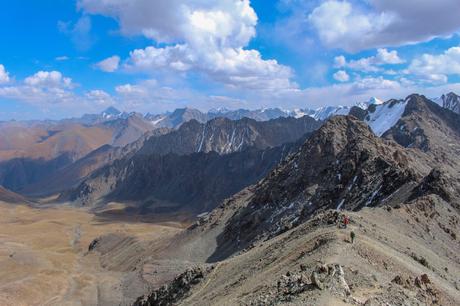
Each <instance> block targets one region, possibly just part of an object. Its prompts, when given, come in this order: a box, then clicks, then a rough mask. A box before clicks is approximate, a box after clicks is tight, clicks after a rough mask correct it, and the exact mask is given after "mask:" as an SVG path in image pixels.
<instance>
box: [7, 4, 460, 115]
mask: <svg viewBox="0 0 460 306" xmlns="http://www.w3.org/2000/svg"><path fill="white" fill-rule="evenodd" d="M459 12H460V1H458V0H405V1H400V0H322V1H321V0H270V1H269V0H76V1H75V0H74V1H72V0H41V1H35V0H15V1H11V0H10V1H7V0H1V1H0V41H1V42H0V120H11V119H15V120H29V119H44V118H48V119H59V118H64V117H76V116H80V115H82V114H84V113H96V112H100V111H102V110H103V109H105V108H107V107H109V106H115V107H117V108H118V109H120V110H124V111H139V112H143V113H147V112H150V113H162V112H165V111H171V110H174V109H175V108H180V107H194V108H198V109H201V110H208V109H211V108H219V107H226V108H229V109H236V108H248V109H255V108H261V107H280V108H283V109H293V108H317V107H321V106H325V105H354V104H356V103H357V102H363V101H367V100H369V98H370V97H373V96H375V97H378V98H380V99H383V100H386V99H390V98H397V99H399V98H404V97H406V96H407V95H409V94H411V93H420V94H424V95H426V96H428V97H437V96H440V95H441V94H443V93H447V92H450V91H454V92H457V93H460V18H459V17H460V15H459V14H460V13H459Z"/></svg>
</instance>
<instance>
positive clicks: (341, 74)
mask: <svg viewBox="0 0 460 306" xmlns="http://www.w3.org/2000/svg"><path fill="white" fill-rule="evenodd" d="M333 77H334V79H335V80H337V81H339V82H348V81H349V80H350V76H349V75H348V73H347V72H346V71H344V70H339V71H337V72H336V73H334V75H333Z"/></svg>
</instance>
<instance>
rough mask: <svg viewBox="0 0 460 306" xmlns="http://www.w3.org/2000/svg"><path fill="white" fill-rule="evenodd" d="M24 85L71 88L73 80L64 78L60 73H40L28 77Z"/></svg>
mask: <svg viewBox="0 0 460 306" xmlns="http://www.w3.org/2000/svg"><path fill="white" fill-rule="evenodd" d="M24 83H25V84H27V85H29V86H34V87H43V88H46V87H47V88H59V87H71V85H72V79H71V78H67V77H64V76H63V75H62V73H60V72H59V71H39V72H37V73H35V74H34V75H32V76H29V77H27V78H26V79H25V80H24Z"/></svg>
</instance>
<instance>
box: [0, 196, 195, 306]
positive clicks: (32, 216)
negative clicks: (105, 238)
mask: <svg viewBox="0 0 460 306" xmlns="http://www.w3.org/2000/svg"><path fill="white" fill-rule="evenodd" d="M111 207H112V208H113V209H116V208H117V207H118V206H117V205H115V204H113V205H111ZM177 219H179V218H177ZM186 226H187V223H183V222H168V221H163V222H162V221H158V223H147V222H142V221H139V220H135V219H133V220H132V221H130V222H128V221H126V220H117V218H116V217H114V218H113V219H112V220H109V219H108V218H98V217H96V216H95V215H94V214H92V213H90V212H88V211H86V210H84V209H78V208H73V207H69V206H55V205H49V204H48V205H46V206H45V207H40V206H35V207H31V206H28V205H25V204H24V203H16V204H7V203H5V202H0V267H1V269H0V305H5V306H7V305H11V306H13V305H15V306H19V305H82V304H83V305H96V304H98V301H99V300H106V301H107V302H106V303H105V304H104V305H113V304H112V303H114V302H115V301H117V302H118V301H122V300H123V299H124V298H123V295H122V291H121V289H120V288H121V287H122V286H123V284H122V283H121V279H122V277H121V275H124V274H125V273H124V272H121V271H107V270H105V269H104V268H103V267H101V265H100V262H99V258H98V257H97V256H94V255H93V254H90V253H88V246H89V245H90V243H91V241H93V240H94V239H95V238H97V237H100V236H102V235H107V234H109V233H114V234H117V235H126V236H130V237H134V238H135V239H137V240H139V241H146V240H148V241H152V240H155V239H158V238H160V237H161V238H163V239H164V238H167V237H170V236H172V235H175V234H177V233H179V232H181V231H182V230H183V229H184V228H185V227H186ZM99 305H102V304H99Z"/></svg>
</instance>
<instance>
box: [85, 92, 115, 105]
mask: <svg viewBox="0 0 460 306" xmlns="http://www.w3.org/2000/svg"><path fill="white" fill-rule="evenodd" d="M85 97H86V98H87V99H88V100H89V101H93V102H94V103H96V104H97V105H99V106H108V105H112V104H114V103H115V101H114V99H113V97H112V96H111V95H110V94H108V93H107V92H105V91H104V90H100V89H95V90H91V91H89V92H87V93H86V94H85Z"/></svg>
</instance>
